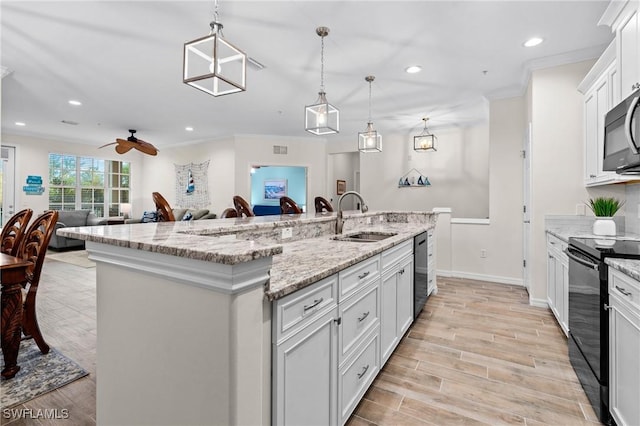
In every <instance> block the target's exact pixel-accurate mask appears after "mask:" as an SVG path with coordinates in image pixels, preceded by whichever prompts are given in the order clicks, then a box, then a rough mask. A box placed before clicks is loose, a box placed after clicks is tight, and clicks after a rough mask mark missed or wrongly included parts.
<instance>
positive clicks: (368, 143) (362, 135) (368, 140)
mask: <svg viewBox="0 0 640 426" xmlns="http://www.w3.org/2000/svg"><path fill="white" fill-rule="evenodd" d="M358 151H360V152H381V151H382V135H381V134H380V133H378V131H377V130H374V128H373V123H372V122H369V123H367V129H366V130H365V131H364V132H359V133H358Z"/></svg>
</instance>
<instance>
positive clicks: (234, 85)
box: [182, 0, 247, 96]
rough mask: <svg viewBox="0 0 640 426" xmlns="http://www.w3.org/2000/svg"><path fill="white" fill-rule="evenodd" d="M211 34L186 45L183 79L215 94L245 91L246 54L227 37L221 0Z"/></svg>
mask: <svg viewBox="0 0 640 426" xmlns="http://www.w3.org/2000/svg"><path fill="white" fill-rule="evenodd" d="M209 26H210V27H211V31H210V32H209V35H208V36H205V37H201V38H197V39H195V40H192V41H190V42H188V43H185V44H184V62H183V70H184V72H183V80H182V81H183V82H184V83H185V84H188V85H190V86H193V87H195V88H196V89H199V90H202V91H203V92H206V93H208V94H210V95H213V96H222V95H228V94H231V93H237V92H244V91H245V90H246V75H247V55H246V54H245V53H244V52H243V51H241V50H240V49H238V48H237V47H235V46H234V45H233V44H231V43H229V42H228V41H226V40H225V39H224V36H223V34H222V24H221V23H220V21H219V20H218V0H216V1H215V11H214V18H213V21H212V22H211V23H210V24H209Z"/></svg>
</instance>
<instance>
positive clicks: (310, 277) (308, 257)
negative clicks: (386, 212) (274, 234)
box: [265, 223, 434, 300]
mask: <svg viewBox="0 0 640 426" xmlns="http://www.w3.org/2000/svg"><path fill="white" fill-rule="evenodd" d="M433 226H434V225H428V224H424V223H421V224H417V223H413V224H407V223H384V224H382V225H374V226H367V227H366V228H363V229H366V231H367V232H370V231H373V232H395V233H397V235H395V236H393V237H389V238H386V239H384V240H381V241H377V242H352V241H339V240H335V239H334V238H335V235H328V236H321V237H317V238H313V239H307V240H301V241H294V242H291V243H287V244H284V245H283V251H282V253H281V254H278V255H275V256H273V267H272V268H271V281H270V283H269V285H268V286H267V288H266V289H265V295H266V297H267V298H268V299H269V300H275V299H279V298H281V297H283V296H286V295H287V294H290V293H292V292H294V291H296V290H299V289H301V288H303V287H305V286H307V285H309V284H313V283H314V282H317V281H319V280H321V279H323V278H326V277H328V276H330V275H333V274H335V273H336V272H338V271H341V270H343V269H345V268H347V267H349V266H351V265H355V264H356V263H358V262H360V261H362V260H365V259H367V258H369V257H371V256H374V255H376V254H378V253H381V252H383V251H384V250H386V249H388V248H390V247H393V246H395V245H398V244H400V243H402V242H404V241H406V240H408V239H410V238H413V237H414V236H416V235H418V234H420V233H421V232H424V231H426V230H427V229H429V228H432V227H433ZM354 232H355V231H354V230H352V231H349V232H345V233H344V235H348V234H352V233H354Z"/></svg>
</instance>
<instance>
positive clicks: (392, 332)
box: [380, 241, 413, 365]
mask: <svg viewBox="0 0 640 426" xmlns="http://www.w3.org/2000/svg"><path fill="white" fill-rule="evenodd" d="M394 249H395V251H394V252H391V250H388V251H387V252H385V253H383V255H382V270H383V272H382V281H381V283H380V286H381V295H382V305H381V308H380V344H381V359H382V365H384V363H385V362H387V360H388V359H389V356H391V354H392V353H393V350H394V349H395V348H396V346H397V345H398V343H399V342H400V339H401V338H402V336H403V335H404V333H405V331H407V329H408V328H409V326H410V325H411V322H412V321H413V244H412V241H408V242H407V243H405V244H404V245H401V246H398V247H397V248H394ZM392 250H393V249H392ZM391 254H393V256H392V255H391Z"/></svg>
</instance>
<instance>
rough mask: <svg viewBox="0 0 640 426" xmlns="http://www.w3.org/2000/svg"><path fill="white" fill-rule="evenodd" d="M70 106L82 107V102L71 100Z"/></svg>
mask: <svg viewBox="0 0 640 426" xmlns="http://www.w3.org/2000/svg"><path fill="white" fill-rule="evenodd" d="M69 105H73V106H80V105H82V102H80V101H76V100H74V99H71V100H70V101H69Z"/></svg>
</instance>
